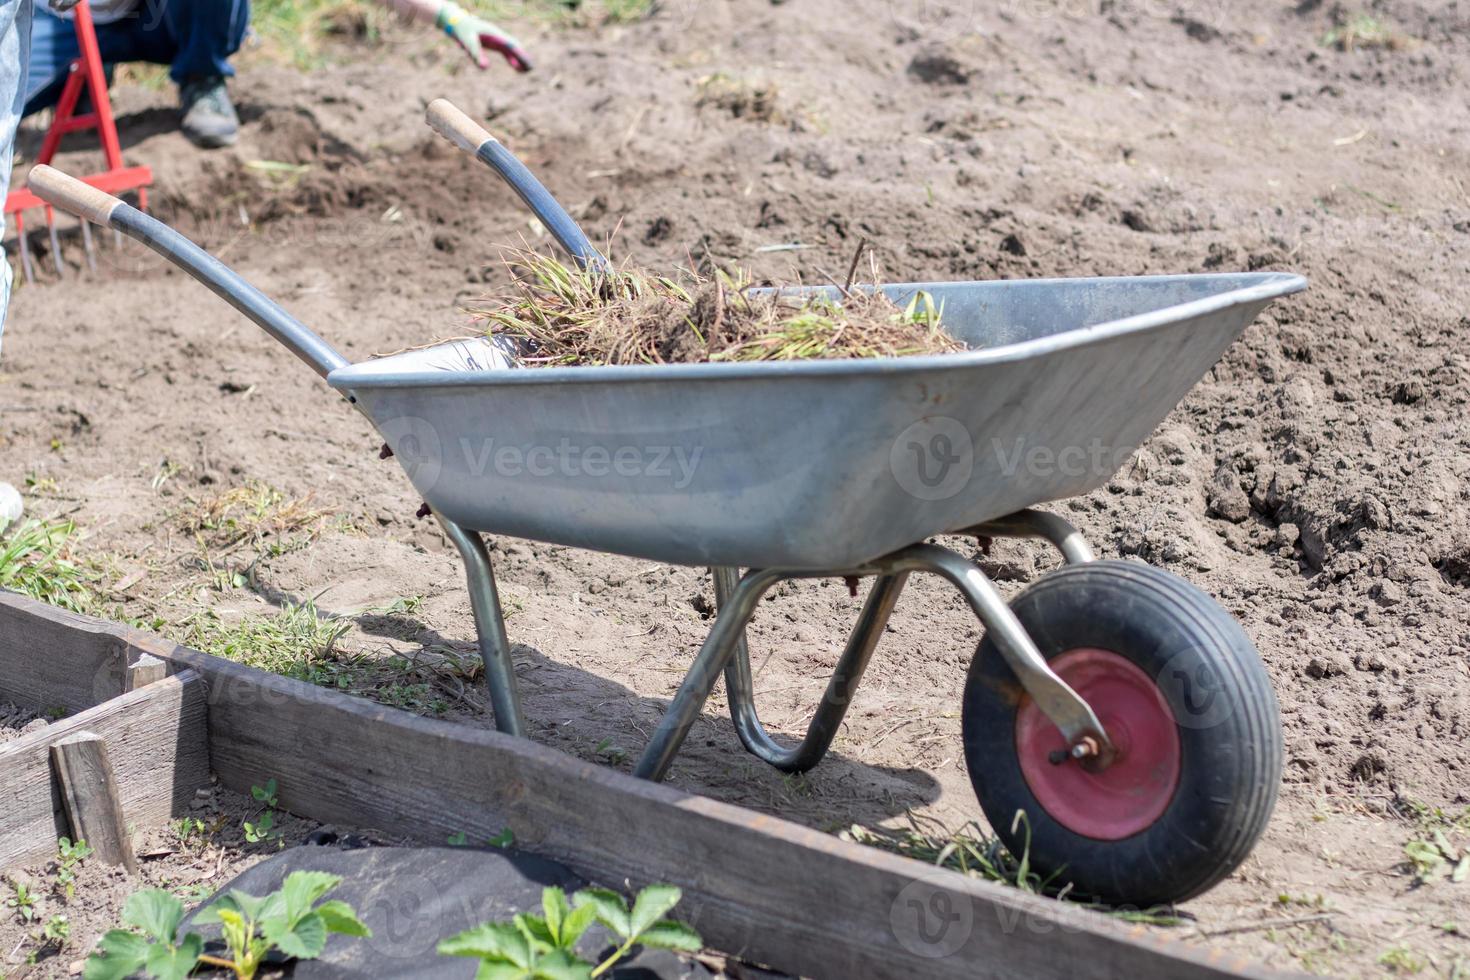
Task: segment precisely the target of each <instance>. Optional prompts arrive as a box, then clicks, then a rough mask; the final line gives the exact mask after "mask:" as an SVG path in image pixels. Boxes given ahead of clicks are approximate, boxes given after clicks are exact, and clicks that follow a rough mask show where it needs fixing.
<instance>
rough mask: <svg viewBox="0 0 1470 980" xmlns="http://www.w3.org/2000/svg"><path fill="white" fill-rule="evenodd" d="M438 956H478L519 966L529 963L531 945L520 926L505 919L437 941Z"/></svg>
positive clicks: (527, 966) (524, 966)
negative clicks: (518, 927) (519, 928)
mask: <svg viewBox="0 0 1470 980" xmlns="http://www.w3.org/2000/svg"><path fill="white" fill-rule="evenodd" d="M438 949H439V955H440V956H478V957H480V958H482V959H491V960H496V959H498V960H505V961H506V962H508V963H514V964H515V965H516V966H519V967H521V968H522V969H529V968H530V966H531V946H530V943H529V942H527V940H526V937H525V936H523V935H521V933H520V930H518V929H517V928H516V927H515V926H513V925H511V924H510V923H507V922H486V923H484V924H482V925H478V926H475V927H474V928H473V929H466V930H465V931H464V932H461V933H459V934H458V935H454V936H450V937H449V938H448V939H445V940H443V941H442V942H440V943H439V947H438Z"/></svg>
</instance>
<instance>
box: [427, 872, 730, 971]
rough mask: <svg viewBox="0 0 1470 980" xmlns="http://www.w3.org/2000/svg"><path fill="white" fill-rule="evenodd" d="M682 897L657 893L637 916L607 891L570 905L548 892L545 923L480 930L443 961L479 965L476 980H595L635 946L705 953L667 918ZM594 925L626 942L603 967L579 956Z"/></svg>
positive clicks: (541, 918)
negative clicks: (473, 961) (470, 960)
mask: <svg viewBox="0 0 1470 980" xmlns="http://www.w3.org/2000/svg"><path fill="white" fill-rule="evenodd" d="M681 897H683V893H682V892H681V891H680V890H679V889H677V888H675V887H674V886H673V885H650V886H649V887H647V888H645V889H643V890H642V891H641V892H639V893H638V897H637V898H636V899H634V901H633V907H632V908H631V909H630V908H629V907H628V903H627V901H626V900H624V898H623V896H621V895H619V894H618V893H617V892H614V891H609V890H608V889H605V888H587V889H584V890H582V891H579V892H577V893H576V895H574V896H572V900H571V901H570V902H568V901H567V895H566V892H564V891H563V890H562V889H560V888H547V889H544V890H543V891H542V892H541V911H542V914H541V915H532V914H530V913H521V914H519V915H516V916H515V917H514V918H513V919H512V920H511V921H510V922H487V923H484V924H482V925H478V926H475V927H474V928H473V929H468V930H466V931H465V932H462V933H460V934H459V935H457V936H451V937H449V938H448V939H446V940H444V941H443V942H441V943H440V944H439V953H440V955H443V956H467V957H471V958H474V959H478V960H479V961H480V966H479V969H478V970H477V971H476V973H475V978H476V980H592V978H595V977H600V976H602V975H603V974H604V973H606V972H607V971H609V970H611V969H612V968H613V966H614V965H616V964H617V962H618V961H619V960H621V959H622V958H623V957H624V956H626V955H628V953H629V951H631V950H632V949H633V947H634V946H639V945H642V946H656V947H659V948H662V949H680V950H685V951H688V952H695V951H697V950H699V949H700V948H701V947H702V946H703V942H702V941H701V940H700V938H699V934H698V933H697V932H695V931H694V930H693V929H691V928H689V927H688V926H686V925H684V924H683V923H681V922H674V921H672V920H669V919H666V918H665V916H666V915H668V913H669V912H671V911H673V908H674V906H675V905H678V904H679V899H680V898H681ZM594 922H600V923H602V925H603V926H605V927H606V928H607V929H608V931H610V932H611V933H613V935H614V936H615V937H617V939H618V941H619V944H618V946H617V947H616V948H615V949H614V950H613V951H612V952H611V953H609V954H608V956H607V957H606V958H604V959H603V960H602V962H600V963H598V964H596V965H594V964H592V963H588V962H587V961H586V960H584V959H582V958H581V957H579V956H578V955H577V954H576V945H577V941H578V940H579V939H581V938H582V936H583V934H584V933H586V931H587V930H588V929H589V928H591V926H592V924H593V923H594Z"/></svg>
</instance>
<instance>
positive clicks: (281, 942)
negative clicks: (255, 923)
mask: <svg viewBox="0 0 1470 980" xmlns="http://www.w3.org/2000/svg"><path fill="white" fill-rule="evenodd" d="M260 931H261V933H262V934H263V935H264V936H265V938H266V939H268V940H269V941H270V943H271V945H273V946H275V947H276V948H277V949H279V950H280V951H281V952H283V953H285V954H286V955H287V956H294V957H295V958H296V959H298V960H314V959H316V958H317V957H318V956H320V955H322V949H323V948H324V947H325V946H326V945H327V924H326V922H325V921H324V920H323V919H322V917H321V916H320V915H318V914H317V913H315V912H308V913H306V914H305V915H303V916H301V918H299V919H296V920H295V921H292V920H289V919H284V918H281V917H274V918H270V919H266V920H264V921H263V922H261V924H260Z"/></svg>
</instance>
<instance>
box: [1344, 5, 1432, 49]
mask: <svg viewBox="0 0 1470 980" xmlns="http://www.w3.org/2000/svg"><path fill="white" fill-rule="evenodd" d="M1411 43H1412V39H1411V38H1409V37H1407V36H1405V35H1403V34H1401V33H1399V32H1398V31H1396V30H1394V29H1393V28H1392V27H1391V26H1389V24H1388V23H1387V22H1386V21H1384V20H1381V19H1380V18H1378V17H1374V16H1373V15H1372V14H1368V13H1356V14H1353V15H1352V16H1350V17H1348V18H1347V19H1346V20H1344V21H1343V22H1342V23H1341V24H1339V25H1338V26H1336V27H1334V28H1332V29H1331V30H1330V31H1328V32H1327V33H1326V34H1324V35H1323V36H1322V44H1323V45H1324V46H1326V47H1329V48H1336V49H1337V50H1339V51H1355V50H1358V49H1359V48H1384V49H1386V50H1389V51H1400V50H1402V49H1404V48H1407V47H1409V46H1410V44H1411Z"/></svg>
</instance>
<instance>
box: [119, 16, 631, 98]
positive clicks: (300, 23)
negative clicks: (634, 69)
mask: <svg viewBox="0 0 1470 980" xmlns="http://www.w3.org/2000/svg"><path fill="white" fill-rule="evenodd" d="M459 4H460V6H462V7H464V8H465V9H466V10H468V11H470V12H472V13H475V14H478V15H480V16H481V17H484V18H486V19H488V20H492V21H495V22H497V23H498V24H500V26H502V27H505V28H506V29H507V30H510V29H512V27H513V25H514V24H516V23H525V22H534V23H540V24H546V25H549V26H565V27H600V26H603V25H608V24H627V23H632V22H634V21H638V20H642V19H643V18H645V17H647V16H648V15H649V14H650V13H651V12H652V9H653V0H459ZM396 19H397V17H396V15H395V14H394V13H393V12H392V11H391V10H389V9H388V8H387V7H386V6H385V5H384V4H382V3H380V2H376V0H255V3H253V4H252V5H251V15H250V24H251V28H252V29H253V30H254V32H255V36H256V38H257V40H258V42H259V43H258V48H257V50H258V51H259V52H260V54H261V56H262V57H264V58H266V59H267V60H272V61H278V62H286V63H289V64H293V65H295V66H296V67H298V68H301V69H303V70H309V69H312V68H317V67H320V66H321V65H323V64H325V63H326V62H327V61H328V60H329V56H328V55H329V49H330V47H331V45H332V44H333V43H334V42H335V43H341V42H347V43H354V44H359V45H368V46H374V45H377V44H378V43H380V40H381V37H382V33H383V30H384V29H385V28H386V27H388V26H389V25H390V24H391V23H392V22H393V21H395V20H396ZM416 27H417V29H421V30H423V31H424V32H425V33H426V34H427V35H434V36H439V37H442V36H443V34H442V32H441V31H438V30H436V29H435V28H434V27H433V25H431V24H420V25H416ZM445 43H446V44H448V45H449V47H450V48H451V49H454V45H453V43H452V42H450V41H448V40H447V39H446V41H445ZM455 50H456V51H457V49H455ZM163 78H166V73H163V74H159V75H156V76H155V75H148V76H147V82H145V84H149V83H153V84H158V85H161V84H162V81H161V79H163Z"/></svg>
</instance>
